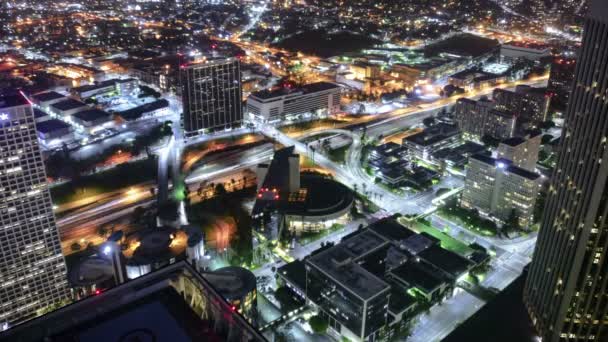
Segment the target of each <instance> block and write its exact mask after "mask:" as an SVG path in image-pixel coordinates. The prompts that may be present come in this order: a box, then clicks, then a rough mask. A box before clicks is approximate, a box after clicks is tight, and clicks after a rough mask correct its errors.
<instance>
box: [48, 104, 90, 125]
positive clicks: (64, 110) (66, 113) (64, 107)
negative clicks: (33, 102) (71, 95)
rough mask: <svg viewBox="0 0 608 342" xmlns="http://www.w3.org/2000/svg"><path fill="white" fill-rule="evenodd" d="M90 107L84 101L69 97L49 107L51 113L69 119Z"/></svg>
mask: <svg viewBox="0 0 608 342" xmlns="http://www.w3.org/2000/svg"><path fill="white" fill-rule="evenodd" d="M89 108H90V107H89V106H87V105H86V104H84V103H83V102H80V101H78V100H74V99H67V100H64V101H61V102H57V103H54V104H52V105H51V106H50V108H49V109H50V113H51V114H53V115H55V116H56V117H59V118H63V119H66V120H67V119H68V118H69V117H70V116H72V115H74V114H76V113H78V112H81V111H83V110H87V109H89Z"/></svg>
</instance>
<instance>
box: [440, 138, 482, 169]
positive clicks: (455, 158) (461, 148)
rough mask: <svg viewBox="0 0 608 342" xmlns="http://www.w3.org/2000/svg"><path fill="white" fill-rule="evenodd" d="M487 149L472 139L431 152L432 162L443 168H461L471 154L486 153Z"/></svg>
mask: <svg viewBox="0 0 608 342" xmlns="http://www.w3.org/2000/svg"><path fill="white" fill-rule="evenodd" d="M485 151H486V147H485V146H483V145H480V144H477V143H474V142H472V141H465V142H464V143H463V144H462V145H458V146H456V147H453V148H444V149H441V150H439V151H437V152H435V153H433V154H431V162H432V163H433V164H435V165H438V166H440V167H441V168H446V167H458V168H461V167H464V166H465V165H466V163H467V161H468V160H469V157H470V156H472V155H474V154H478V153H484V152H485ZM488 153H489V152H488Z"/></svg>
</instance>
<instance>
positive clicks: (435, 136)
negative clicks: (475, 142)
mask: <svg viewBox="0 0 608 342" xmlns="http://www.w3.org/2000/svg"><path fill="white" fill-rule="evenodd" d="M458 133H459V130H458V127H456V126H453V125H448V124H445V123H439V124H437V125H435V126H432V127H430V128H427V129H425V130H424V131H422V132H420V133H417V134H413V135H410V136H408V137H406V138H405V139H404V140H406V141H409V142H411V143H414V144H416V145H420V146H429V145H433V144H435V143H437V142H439V141H442V140H445V139H448V138H451V137H453V136H455V135H457V134H458Z"/></svg>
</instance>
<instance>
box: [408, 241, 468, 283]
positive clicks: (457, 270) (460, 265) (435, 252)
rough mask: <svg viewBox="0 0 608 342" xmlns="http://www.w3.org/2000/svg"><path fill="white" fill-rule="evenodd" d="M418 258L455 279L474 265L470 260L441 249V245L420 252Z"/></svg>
mask: <svg viewBox="0 0 608 342" xmlns="http://www.w3.org/2000/svg"><path fill="white" fill-rule="evenodd" d="M418 256H419V257H420V258H421V259H423V260H425V261H426V262H428V263H430V264H432V265H434V266H435V267H437V268H439V269H441V270H442V271H444V272H446V273H448V274H450V275H452V277H453V278H458V277H459V276H461V275H462V274H464V273H465V272H466V271H468V270H469V268H470V267H471V265H472V264H473V263H472V262H471V261H469V260H468V259H465V258H464V257H461V256H460V255H458V254H456V253H454V252H450V251H448V250H447V249H444V248H441V247H440V246H439V245H434V246H431V247H429V248H427V249H425V250H424V251H422V252H420V254H418Z"/></svg>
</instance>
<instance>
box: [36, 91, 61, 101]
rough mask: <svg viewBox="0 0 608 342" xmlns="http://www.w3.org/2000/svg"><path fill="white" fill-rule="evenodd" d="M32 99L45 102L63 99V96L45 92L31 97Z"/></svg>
mask: <svg viewBox="0 0 608 342" xmlns="http://www.w3.org/2000/svg"><path fill="white" fill-rule="evenodd" d="M32 98H33V99H34V100H36V101H40V102H45V101H51V100H57V99H61V98H65V96H64V95H61V94H59V93H58V92H56V91H47V92H45V93H40V94H36V95H33V96H32Z"/></svg>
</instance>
